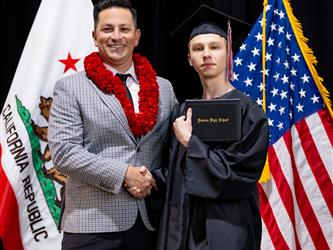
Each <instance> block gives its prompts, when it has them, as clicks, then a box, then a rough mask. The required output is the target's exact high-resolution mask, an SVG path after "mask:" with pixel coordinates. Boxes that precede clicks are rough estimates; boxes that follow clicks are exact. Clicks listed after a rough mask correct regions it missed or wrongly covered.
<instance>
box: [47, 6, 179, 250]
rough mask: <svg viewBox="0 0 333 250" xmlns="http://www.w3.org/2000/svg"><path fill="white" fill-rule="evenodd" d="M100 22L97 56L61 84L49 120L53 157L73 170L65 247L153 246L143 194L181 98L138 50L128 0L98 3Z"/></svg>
mask: <svg viewBox="0 0 333 250" xmlns="http://www.w3.org/2000/svg"><path fill="white" fill-rule="evenodd" d="M94 21H95V27H94V31H93V38H94V42H95V45H96V47H97V48H98V53H92V54H90V55H89V56H87V57H86V58H85V71H83V72H79V73H77V74H74V75H72V76H69V77H66V78H63V79H61V80H59V81H58V82H57V83H56V86H55V89H54V100H53V104H52V109H51V115H50V121H49V131H48V143H49V146H50V149H51V154H52V159H53V162H54V165H55V166H56V168H57V170H59V171H60V172H62V173H64V174H66V175H67V184H66V192H65V199H64V200H65V202H64V204H63V205H64V206H63V209H62V218H61V228H62V229H63V231H64V238H63V242H62V248H63V249H94V250H97V249H145V250H147V249H154V248H155V240H156V233H155V232H154V231H155V228H154V227H153V226H152V224H151V222H150V221H149V219H148V214H147V208H146V203H145V199H144V198H145V197H149V195H150V193H151V191H152V189H155V188H156V180H155V179H154V178H153V176H152V174H151V172H154V170H156V169H159V168H160V167H161V158H162V148H163V145H164V142H165V140H166V138H167V132H168V130H169V124H170V122H169V120H170V114H171V111H172V110H173V108H174V106H175V104H176V103H177V100H176V98H175V95H174V92H173V89H172V85H171V84H170V82H169V81H168V80H166V79H163V78H160V77H156V75H155V72H154V71H153V69H152V67H151V66H150V64H149V62H148V61H147V60H146V59H145V58H144V57H142V56H140V55H136V54H133V50H134V48H135V47H136V46H137V45H138V42H139V39H140V30H139V29H138V28H137V26H136V13H135V10H133V9H132V7H131V5H130V3H129V1H128V0H101V1H99V2H97V3H95V5H94ZM118 73H122V74H124V73H126V75H125V78H124V79H123V81H124V83H125V84H126V85H123V82H122V80H121V79H120V78H121V77H123V76H124V75H121V76H119V77H118V76H117V74H118Z"/></svg>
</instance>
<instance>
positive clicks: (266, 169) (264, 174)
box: [259, 0, 270, 183]
mask: <svg viewBox="0 0 333 250" xmlns="http://www.w3.org/2000/svg"><path fill="white" fill-rule="evenodd" d="M263 6H264V9H263V15H262V57H261V58H262V86H263V90H262V108H263V110H264V111H265V112H266V7H267V0H264V2H263ZM269 179H270V171H269V162H268V155H267V156H266V162H265V166H264V169H263V171H262V174H261V177H260V179H259V183H262V182H267V181H268V180H269Z"/></svg>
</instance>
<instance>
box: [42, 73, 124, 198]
mask: <svg viewBox="0 0 333 250" xmlns="http://www.w3.org/2000/svg"><path fill="white" fill-rule="evenodd" d="M68 83H69V82H68V81H67V82H66V80H64V79H62V80H59V81H58V82H57V83H56V85H55V89H54V97H53V103H52V108H51V113H50V119H49V129H48V143H49V147H50V150H51V155H52V160H53V163H54V166H55V167H56V169H57V170H58V171H60V172H61V173H64V174H65V175H68V176H70V177H71V178H75V179H78V180H80V181H82V182H85V183H88V184H90V185H92V186H95V187H98V188H100V189H103V190H105V191H107V192H111V193H115V194H117V193H119V191H120V189H121V187H122V184H123V180H124V178H125V174H126V171H127V168H128V164H127V163H125V162H122V161H118V160H115V159H110V158H106V157H105V156H102V155H100V154H95V153H91V152H89V151H88V150H87V149H86V148H85V147H84V140H83V121H82V115H83V114H82V112H83V111H82V110H80V105H79V103H78V101H77V99H76V98H75V95H74V92H73V90H72V88H71V84H68ZM87 101H88V100H87Z"/></svg>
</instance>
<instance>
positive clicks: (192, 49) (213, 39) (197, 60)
mask: <svg viewBox="0 0 333 250" xmlns="http://www.w3.org/2000/svg"><path fill="white" fill-rule="evenodd" d="M188 49H189V52H188V60H189V62H190V64H191V65H192V66H193V67H194V69H195V70H196V71H197V73H198V74H199V76H200V78H204V79H205V78H212V77H216V76H219V75H221V74H223V73H224V74H225V72H226V66H227V41H226V39H224V38H223V37H221V36H219V35H217V34H203V35H198V36H195V37H194V38H193V39H192V40H191V41H190V42H189V45H188Z"/></svg>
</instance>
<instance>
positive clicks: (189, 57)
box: [187, 53, 193, 66]
mask: <svg viewBox="0 0 333 250" xmlns="http://www.w3.org/2000/svg"><path fill="white" fill-rule="evenodd" d="M187 60H188V62H189V64H190V66H193V65H192V62H191V56H190V53H188V54H187Z"/></svg>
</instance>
